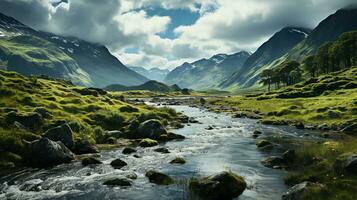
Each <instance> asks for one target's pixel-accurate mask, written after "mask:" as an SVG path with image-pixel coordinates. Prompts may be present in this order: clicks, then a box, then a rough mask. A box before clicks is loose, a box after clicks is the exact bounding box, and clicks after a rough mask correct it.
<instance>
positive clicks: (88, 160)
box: [81, 156, 102, 166]
mask: <svg viewBox="0 0 357 200" xmlns="http://www.w3.org/2000/svg"><path fill="white" fill-rule="evenodd" d="M81 162H82V165H84V166H88V165H98V164H102V162H101V161H100V160H98V159H97V158H94V157H92V156H89V157H84V158H82V161H81Z"/></svg>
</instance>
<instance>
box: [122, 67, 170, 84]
mask: <svg viewBox="0 0 357 200" xmlns="http://www.w3.org/2000/svg"><path fill="white" fill-rule="evenodd" d="M129 69H131V70H133V71H135V72H136V73H138V74H140V75H142V76H145V77H147V78H148V79H150V80H155V81H160V82H162V81H164V79H165V77H166V75H167V74H168V73H169V72H170V70H168V69H159V68H156V67H154V68H150V69H145V68H144V67H130V66H129Z"/></svg>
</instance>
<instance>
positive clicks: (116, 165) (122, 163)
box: [110, 159, 128, 169]
mask: <svg viewBox="0 0 357 200" xmlns="http://www.w3.org/2000/svg"><path fill="white" fill-rule="evenodd" d="M110 165H111V166H112V167H113V168H115V169H121V168H123V167H124V166H127V165H128V164H127V163H126V162H125V161H123V160H121V159H115V160H113V161H112V162H111V163H110Z"/></svg>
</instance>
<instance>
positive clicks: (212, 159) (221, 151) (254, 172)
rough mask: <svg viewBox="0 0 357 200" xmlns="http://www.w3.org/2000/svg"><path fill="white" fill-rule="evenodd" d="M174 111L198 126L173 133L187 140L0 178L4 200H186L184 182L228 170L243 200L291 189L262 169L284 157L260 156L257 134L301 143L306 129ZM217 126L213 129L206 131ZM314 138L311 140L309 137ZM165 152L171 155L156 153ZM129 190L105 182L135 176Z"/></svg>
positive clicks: (279, 174)
mask: <svg viewBox="0 0 357 200" xmlns="http://www.w3.org/2000/svg"><path fill="white" fill-rule="evenodd" d="M170 107H172V108H174V109H175V110H176V111H179V112H182V113H183V114H185V115H187V116H189V117H194V118H195V119H197V120H198V121H199V122H200V123H191V124H188V125H186V126H185V127H184V128H182V129H177V130H173V132H174V133H177V134H181V135H184V136H186V139H185V140H183V141H172V142H168V143H166V144H160V145H159V146H156V147H151V148H140V147H138V148H137V150H138V152H137V153H136V154H138V155H139V158H135V157H134V156H133V155H124V154H122V153H121V151H122V148H120V149H114V150H106V151H102V152H101V153H100V155H101V157H100V158H99V159H100V160H101V161H102V162H103V164H101V165H96V166H88V167H83V166H82V165H81V163H80V162H72V163H70V164H63V165H59V166H56V167H53V168H50V169H41V170H35V169H32V170H23V171H21V172H17V173H14V174H10V175H8V176H6V177H3V178H0V199H31V200H32V199H66V200H68V199H76V200H81V199H83V200H91V199H188V198H189V196H188V190H187V187H186V184H185V182H187V180H189V179H190V178H192V177H201V176H207V175H212V174H214V173H217V172H221V171H224V170H231V171H232V172H234V173H236V174H238V175H240V176H243V177H244V178H245V180H246V182H247V184H248V187H247V189H246V190H245V191H244V193H243V194H242V195H241V196H240V197H239V198H238V199H240V200H253V199H254V200H256V199H264V200H267V199H268V200H269V199H271V200H276V199H281V195H282V194H284V193H285V192H286V190H287V187H286V186H285V185H284V183H283V177H284V175H286V172H285V171H284V170H278V169H270V168H266V167H264V166H263V165H262V164H261V163H260V161H261V160H263V159H264V158H266V157H268V156H271V155H278V154H281V150H279V148H275V150H273V151H271V152H262V151H259V150H258V149H257V147H256V141H257V139H253V138H252V132H253V131H254V130H261V131H262V132H263V133H264V135H281V136H284V137H295V138H297V139H299V138H302V137H303V135H304V134H305V133H307V132H311V131H308V130H297V129H295V128H293V127H289V126H266V125H261V124H259V123H257V121H256V120H252V119H236V118H232V117H230V116H228V115H226V114H219V113H213V112H209V111H206V110H202V109H199V108H193V107H189V106H186V105H178V106H170ZM208 126H214V127H215V128H214V129H212V130H206V128H207V127H208ZM311 139H313V136H311ZM158 147H166V148H168V149H169V150H170V152H171V153H169V154H161V153H158V152H155V151H153V150H154V149H155V148H158ZM176 156H182V157H184V158H185V160H186V164H184V165H172V164H169V162H170V161H171V160H172V159H174V158H175V157H176ZM116 158H120V159H122V160H124V161H125V162H127V163H128V165H127V166H125V167H123V168H122V169H113V168H112V167H111V166H110V165H109V163H110V162H111V161H112V160H114V159H116ZM150 169H155V170H157V171H160V172H164V173H166V174H168V175H170V176H172V177H173V178H174V179H175V180H178V181H177V182H178V183H175V184H173V185H169V186H158V185H155V184H152V183H149V181H148V179H147V178H146V177H145V172H146V171H148V170H150ZM133 173H135V174H136V175H137V179H136V180H133V185H132V186H131V187H109V186H105V185H103V182H104V181H106V180H108V179H110V178H113V177H122V176H127V175H132V174H133Z"/></svg>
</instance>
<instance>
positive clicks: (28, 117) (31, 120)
mask: <svg viewBox="0 0 357 200" xmlns="http://www.w3.org/2000/svg"><path fill="white" fill-rule="evenodd" d="M5 121H6V123H7V124H9V125H12V124H14V122H16V121H17V122H19V123H20V124H22V125H23V126H24V127H26V128H27V129H30V130H31V131H38V130H40V129H41V127H42V126H43V119H42V116H41V115H40V114H38V113H35V112H33V113H27V114H20V113H17V112H14V111H12V112H9V113H8V114H7V115H6V116H5Z"/></svg>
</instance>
